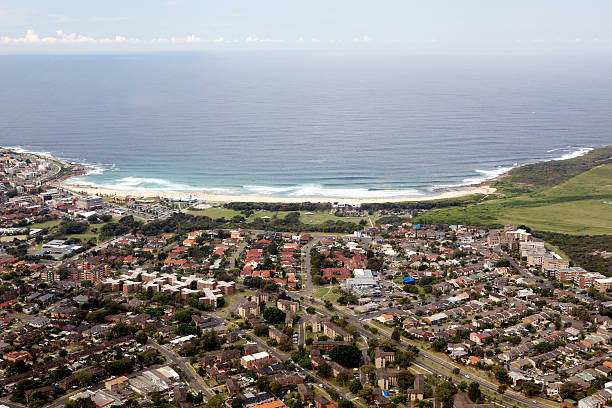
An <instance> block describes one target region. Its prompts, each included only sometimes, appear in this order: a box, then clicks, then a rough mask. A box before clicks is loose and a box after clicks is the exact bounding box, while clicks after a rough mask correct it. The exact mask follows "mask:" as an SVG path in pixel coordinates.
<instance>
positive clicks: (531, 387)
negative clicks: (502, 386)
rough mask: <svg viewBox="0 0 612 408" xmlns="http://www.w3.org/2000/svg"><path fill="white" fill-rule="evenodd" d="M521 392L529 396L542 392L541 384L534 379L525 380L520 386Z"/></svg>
mask: <svg viewBox="0 0 612 408" xmlns="http://www.w3.org/2000/svg"><path fill="white" fill-rule="evenodd" d="M519 388H520V390H521V392H522V393H523V394H525V396H527V397H532V396H534V395H537V394H539V393H540V390H541V389H540V386H539V385H538V384H536V383H534V382H532V381H525V382H524V383H522V384H521V386H520V387H519Z"/></svg>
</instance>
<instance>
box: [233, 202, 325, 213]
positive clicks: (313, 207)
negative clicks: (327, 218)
mask: <svg viewBox="0 0 612 408" xmlns="http://www.w3.org/2000/svg"><path fill="white" fill-rule="evenodd" d="M223 207H225V208H229V209H231V210H236V211H244V210H252V211H259V210H264V211H274V212H277V211H327V210H329V209H330V208H331V204H330V203H309V202H305V203H226V204H224V205H223Z"/></svg>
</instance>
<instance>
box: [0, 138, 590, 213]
mask: <svg viewBox="0 0 612 408" xmlns="http://www.w3.org/2000/svg"><path fill="white" fill-rule="evenodd" d="M2 149H4V150H9V151H13V152H15V153H21V154H27V155H31V156H35V157H38V158H40V159H43V160H47V161H50V162H52V163H54V164H55V165H56V166H58V167H60V170H61V171H58V172H56V174H54V175H53V176H52V177H50V179H49V180H48V181H49V182H50V183H49V184H50V185H53V186H55V187H58V188H63V189H66V190H69V191H71V192H73V193H76V194H82V195H98V196H103V197H104V196H106V197H114V196H117V197H126V196H130V197H135V198H141V197H147V198H160V199H174V200H190V199H195V200H198V201H203V202H208V203H215V204H216V203H219V204H222V203H229V202H262V203H303V202H311V203H335V202H341V203H346V204H360V203H397V202H416V201H433V200H443V199H453V198H459V197H464V196H468V195H472V194H483V195H489V194H495V193H496V189H495V188H494V187H491V184H492V183H493V182H495V181H498V180H500V179H502V178H504V177H506V176H507V175H508V173H509V171H510V170H512V169H514V168H516V167H512V168H508V169H507V170H506V171H504V172H503V173H501V174H497V175H496V176H495V177H492V178H488V179H486V180H484V181H480V182H475V183H473V184H464V185H458V186H456V187H453V186H448V187H443V188H438V189H434V190H432V192H431V193H429V194H424V195H420V194H412V195H411V194H410V192H408V191H407V192H406V195H398V196H394V197H367V198H356V197H340V196H325V195H314V196H276V195H266V194H217V193H204V192H197V191H185V190H178V191H168V190H155V189H151V190H148V191H142V190H131V189H125V190H123V189H117V188H108V187H96V186H91V185H81V184H78V181H76V180H75V182H73V183H71V180H72V179H73V178H74V177H77V176H83V175H87V174H89V173H92V172H96V171H99V170H98V169H96V168H95V167H92V166H90V165H87V164H83V163H75V162H70V161H67V160H65V159H60V158H57V157H54V156H52V155H51V154H49V153H46V152H44V153H41V152H32V151H26V150H24V149H22V148H20V147H13V146H6V147H2ZM591 150H593V148H580V149H579V150H578V151H575V152H572V153H570V154H566V155H564V156H561V157H559V158H553V159H552V160H567V159H571V158H575V157H578V156H582V155H583V154H586V153H588V152H589V151H591ZM519 167H520V166H519Z"/></svg>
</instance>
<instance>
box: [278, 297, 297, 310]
mask: <svg viewBox="0 0 612 408" xmlns="http://www.w3.org/2000/svg"><path fill="white" fill-rule="evenodd" d="M276 307H277V308H279V309H280V310H282V311H283V312H285V313H288V312H292V313H297V312H299V311H300V304H299V303H297V302H292V301H290V300H286V299H278V300H277V301H276Z"/></svg>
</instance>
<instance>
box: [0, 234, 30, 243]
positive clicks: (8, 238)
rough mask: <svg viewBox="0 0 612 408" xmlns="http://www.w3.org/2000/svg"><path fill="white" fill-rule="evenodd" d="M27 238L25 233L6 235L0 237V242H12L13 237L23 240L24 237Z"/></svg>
mask: <svg viewBox="0 0 612 408" xmlns="http://www.w3.org/2000/svg"><path fill="white" fill-rule="evenodd" d="M27 238H28V236H27V235H8V236H2V237H0V242H13V240H15V239H18V240H20V241H23V240H24V239H27Z"/></svg>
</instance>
